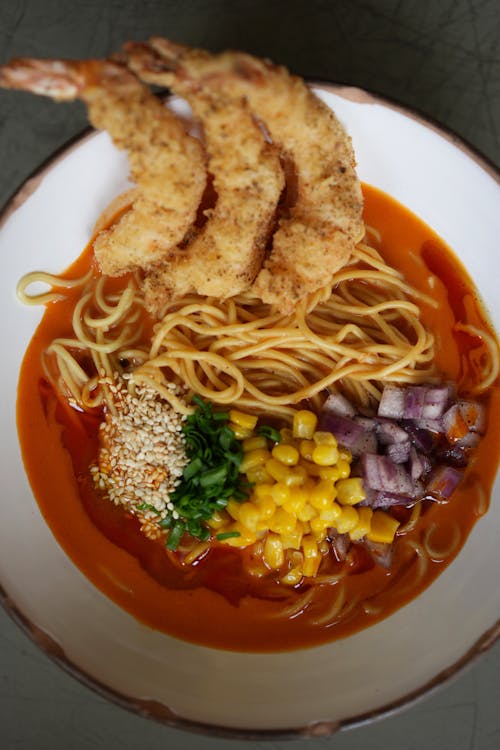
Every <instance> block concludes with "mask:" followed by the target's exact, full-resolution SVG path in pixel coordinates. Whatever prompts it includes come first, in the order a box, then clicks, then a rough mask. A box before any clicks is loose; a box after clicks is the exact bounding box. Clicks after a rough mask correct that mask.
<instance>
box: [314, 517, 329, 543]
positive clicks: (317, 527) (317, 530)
mask: <svg viewBox="0 0 500 750" xmlns="http://www.w3.org/2000/svg"><path fill="white" fill-rule="evenodd" d="M309 525H310V527H311V531H312V532H313V534H314V536H315V537H316V540H317V539H318V535H321V533H322V532H323V531H325V529H326V528H327V527H328V526H329V523H328V521H324V520H323V519H322V518H320V517H319V516H316V517H315V518H311V520H310V521H309Z"/></svg>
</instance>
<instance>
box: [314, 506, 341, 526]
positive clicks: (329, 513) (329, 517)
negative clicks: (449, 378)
mask: <svg viewBox="0 0 500 750" xmlns="http://www.w3.org/2000/svg"><path fill="white" fill-rule="evenodd" d="M341 515H342V508H341V507H340V505H337V503H332V504H331V505H330V506H329V507H328V508H323V510H321V511H320V513H319V517H320V518H321V519H322V520H323V521H328V526H335V523H336V521H337V518H339V517H340V516H341Z"/></svg>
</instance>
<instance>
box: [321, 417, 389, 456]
mask: <svg viewBox="0 0 500 750" xmlns="http://www.w3.org/2000/svg"><path fill="white" fill-rule="evenodd" d="M319 428H320V430H325V431H328V432H331V433H333V434H334V435H335V437H336V438H337V440H338V442H339V443H340V445H342V446H344V447H345V448H348V449H349V450H350V451H351V453H352V455H353V456H361V455H363V453H369V452H375V451H376V450H377V437H376V435H375V432H374V431H372V432H369V431H367V430H365V429H363V427H362V426H361V425H359V424H358V423H357V422H355V421H354V419H351V418H350V417H341V416H340V415H339V414H333V413H331V412H327V411H326V412H325V411H321V412H320V416H319Z"/></svg>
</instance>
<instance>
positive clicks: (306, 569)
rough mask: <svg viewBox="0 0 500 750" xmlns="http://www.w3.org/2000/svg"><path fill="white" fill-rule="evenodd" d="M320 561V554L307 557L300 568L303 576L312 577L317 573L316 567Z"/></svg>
mask: <svg viewBox="0 0 500 750" xmlns="http://www.w3.org/2000/svg"><path fill="white" fill-rule="evenodd" d="M320 563H321V556H320V555H318V557H308V558H307V559H306V560H304V565H303V568H302V572H303V573H304V576H305V577H306V578H314V577H315V576H316V575H317V573H318V568H319V565H320Z"/></svg>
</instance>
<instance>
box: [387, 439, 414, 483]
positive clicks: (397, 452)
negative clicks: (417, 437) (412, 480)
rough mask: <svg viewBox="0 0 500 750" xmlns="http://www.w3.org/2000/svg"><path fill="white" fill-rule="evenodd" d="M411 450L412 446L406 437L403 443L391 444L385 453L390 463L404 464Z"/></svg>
mask: <svg viewBox="0 0 500 750" xmlns="http://www.w3.org/2000/svg"><path fill="white" fill-rule="evenodd" d="M411 448H412V445H411V443H410V441H409V440H408V437H407V439H406V442H405V443H393V444H392V445H388V446H387V448H386V451H385V452H386V455H387V456H388V458H390V459H391V461H394V463H395V464H405V463H406V462H407V461H408V459H409V458H410V451H411ZM410 476H411V474H410ZM417 478H418V477H417Z"/></svg>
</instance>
